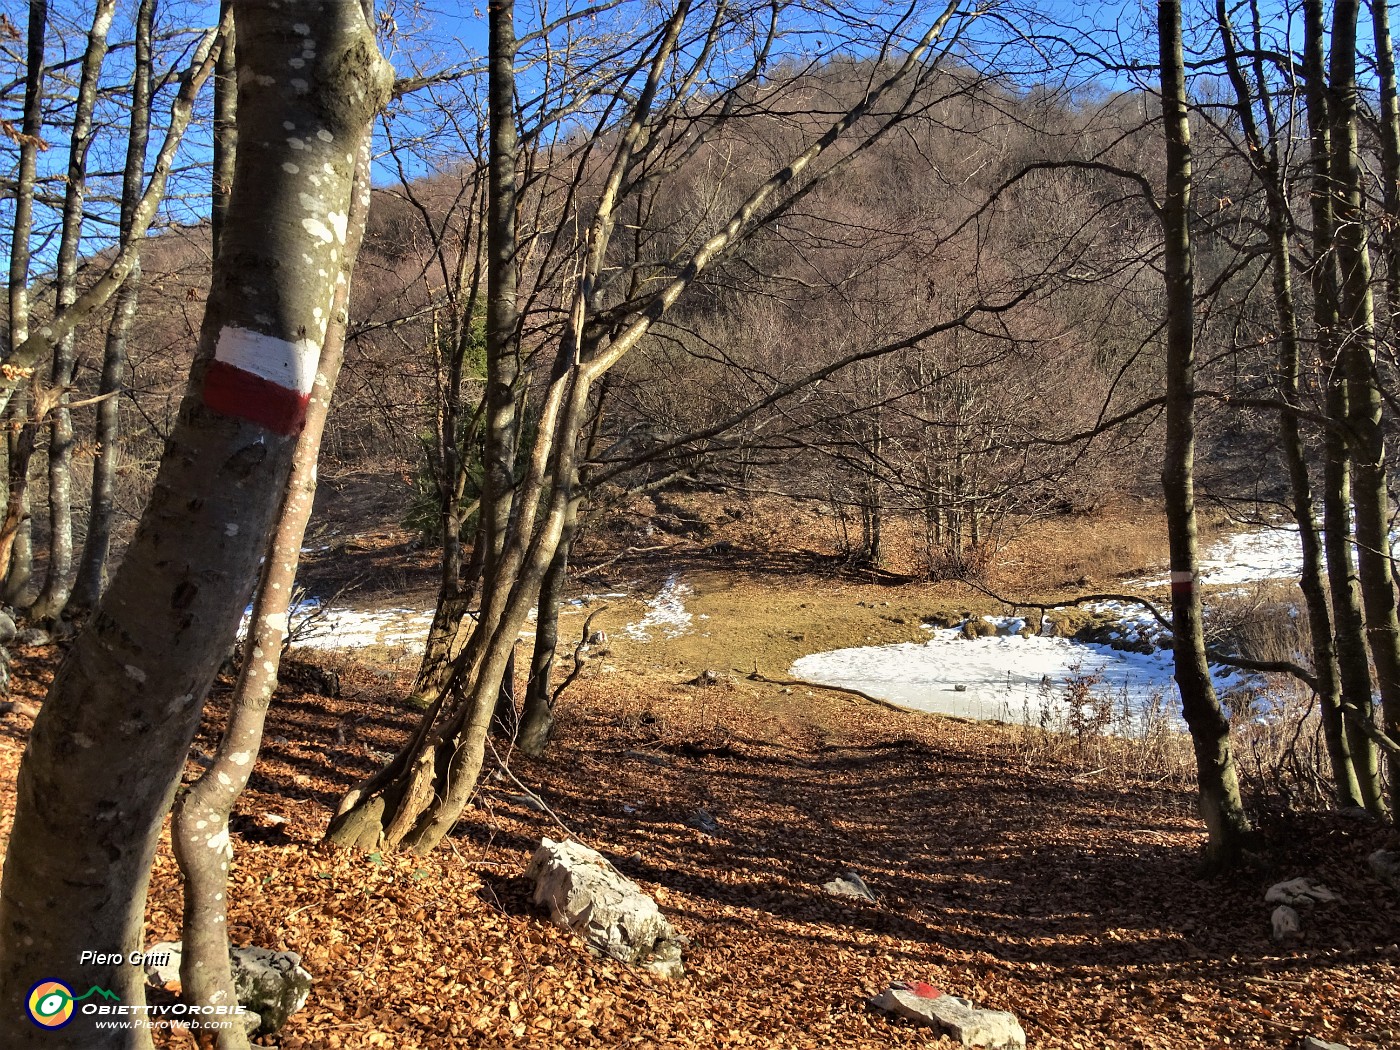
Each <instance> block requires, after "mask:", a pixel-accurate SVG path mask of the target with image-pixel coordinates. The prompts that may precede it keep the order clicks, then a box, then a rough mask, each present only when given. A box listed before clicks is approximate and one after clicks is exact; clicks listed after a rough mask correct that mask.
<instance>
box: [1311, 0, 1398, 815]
mask: <svg viewBox="0 0 1400 1050" xmlns="http://www.w3.org/2000/svg"><path fill="white" fill-rule="evenodd" d="M1303 16H1304V25H1303V69H1304V75H1305V77H1306V79H1307V112H1308V139H1309V162H1310V165H1311V167H1312V175H1311V180H1310V183H1311V187H1310V188H1311V192H1310V193H1309V199H1310V202H1311V211H1312V226H1313V233H1312V249H1313V259H1312V268H1311V279H1312V288H1313V318H1314V323H1313V328H1314V338H1315V340H1316V342H1317V354H1318V359H1319V361H1320V362H1321V363H1322V365H1323V372H1324V379H1325V382H1326V410H1327V415H1328V418H1330V419H1331V420H1333V421H1334V422H1335V423H1336V424H1337V427H1332V428H1329V429H1328V430H1327V432H1326V433H1325V434H1324V435H1323V468H1322V524H1323V531H1322V539H1323V555H1324V558H1325V561H1326V565H1327V581H1328V594H1329V597H1330V599H1331V607H1332V625H1333V632H1334V634H1333V637H1334V649H1335V651H1336V656H1337V673H1338V679H1339V683H1340V687H1341V704H1342V707H1343V711H1344V714H1345V724H1346V737H1347V743H1348V745H1349V750H1350V753H1351V760H1352V768H1353V770H1354V771H1355V775H1356V784H1357V790H1358V792H1359V793H1360V799H1361V804H1362V805H1363V806H1365V807H1366V809H1367V810H1368V811H1370V812H1371V813H1374V814H1376V815H1378V816H1379V815H1383V814H1384V812H1385V798H1384V795H1383V793H1382V789H1381V775H1380V763H1379V759H1378V755H1377V753H1376V746H1375V744H1374V742H1373V741H1372V740H1371V737H1370V736H1369V735H1368V734H1367V733H1366V732H1365V731H1364V729H1363V728H1362V725H1361V723H1362V722H1365V721H1370V720H1371V719H1373V718H1374V714H1373V711H1372V700H1371V668H1370V657H1369V656H1368V654H1367V652H1366V629H1365V622H1364V619H1363V617H1362V612H1361V589H1360V584H1359V582H1358V580H1357V575H1356V559H1355V557H1354V555H1353V553H1352V543H1351V538H1352V525H1351V522H1352V515H1351V463H1350V451H1349V449H1348V446H1347V439H1346V437H1345V435H1344V433H1343V432H1342V430H1341V429H1339V428H1344V427H1345V424H1346V418H1347V392H1346V385H1345V377H1344V375H1343V372H1342V367H1341V364H1340V360H1339V357H1338V347H1339V345H1340V332H1339V328H1338V319H1337V310H1338V294H1339V293H1338V289H1337V285H1338V277H1337V258H1336V252H1335V244H1336V235H1335V228H1336V221H1335V218H1334V216H1333V212H1332V129H1331V123H1332V122H1331V117H1330V114H1329V109H1330V105H1329V101H1328V92H1327V72H1326V58H1325V53H1324V52H1325V36H1326V27H1325V23H1324V20H1323V5H1322V0H1304V4H1303Z"/></svg>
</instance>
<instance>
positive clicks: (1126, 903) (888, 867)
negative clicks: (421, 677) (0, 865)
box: [0, 651, 1400, 1050]
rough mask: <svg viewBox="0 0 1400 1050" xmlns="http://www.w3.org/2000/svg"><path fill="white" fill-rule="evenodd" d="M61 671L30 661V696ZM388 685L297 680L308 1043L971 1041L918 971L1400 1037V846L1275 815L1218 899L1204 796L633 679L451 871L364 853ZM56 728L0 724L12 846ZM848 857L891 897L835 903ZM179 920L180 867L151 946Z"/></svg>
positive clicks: (998, 736)
mask: <svg viewBox="0 0 1400 1050" xmlns="http://www.w3.org/2000/svg"><path fill="white" fill-rule="evenodd" d="M51 660H52V658H51V657H50V656H47V655H46V654H43V653H42V652H40V651H30V652H26V653H24V654H22V660H21V663H20V666H19V667H18V669H17V670H18V675H17V683H16V684H17V687H18V691H19V692H20V693H22V694H27V695H29V696H31V697H33V696H35V694H37V693H38V691H39V690H41V689H42V688H43V686H44V684H45V679H46V678H47V677H48V676H49V673H50V668H51ZM382 674H383V673H382V672H379V673H376V672H374V671H372V670H370V669H366V668H362V667H358V666H356V665H354V664H347V665H345V666H344V667H343V668H342V683H343V697H342V698H341V699H334V700H332V699H327V698H325V697H321V696H316V695H312V694H308V693H296V692H292V691H290V690H288V691H285V692H284V695H282V696H281V697H280V702H279V703H278V705H277V706H276V707H275V709H274V711H273V715H272V719H271V722H270V729H269V734H268V737H269V744H268V748H267V752H266V754H265V757H264V759H263V761H262V762H261V763H260V764H259V767H258V770H257V772H256V774H255V776H254V779H253V784H252V790H251V791H250V792H249V794H248V795H247V796H245V798H244V799H243V801H242V803H241V805H240V808H239V814H238V816H237V817H236V819H235V825H234V827H235V830H236V832H237V840H236V847H237V850H238V853H237V860H236V862H235V868H234V873H233V900H232V903H233V911H232V917H231V931H230V932H231V933H232V936H233V940H234V942H235V943H249V942H251V943H256V944H261V945H265V946H269V947H275V948H285V949H291V950H294V951H297V952H300V953H301V954H302V955H303V956H304V958H305V963H306V965H307V966H308V968H309V969H310V970H311V971H312V972H313V973H314V974H315V975H316V978H317V984H316V988H315V990H314V992H313V995H312V999H311V1001H310V1003H309V1004H308V1006H307V1008H306V1010H305V1011H304V1012H302V1013H301V1014H299V1015H298V1016H296V1017H295V1018H294V1019H293V1021H292V1022H291V1024H290V1025H289V1027H288V1028H287V1029H286V1030H285V1031H284V1032H283V1033H282V1035H281V1036H280V1037H278V1038H277V1039H276V1040H275V1041H276V1042H277V1044H278V1045H281V1046H283V1047H286V1048H288V1050H291V1048H296V1047H347V1048H348V1047H372V1046H395V1047H404V1048H413V1047H425V1048H426V1047H520V1048H525V1047H554V1046H559V1047H573V1046H578V1047H593V1046H596V1047H620V1046H637V1047H662V1046H666V1047H686V1046H705V1047H745V1046H756V1047H827V1046H842V1047H872V1048H873V1047H885V1046H906V1045H908V1046H914V1045H917V1046H932V1045H939V1044H938V1041H937V1040H935V1039H933V1038H932V1037H931V1036H930V1034H929V1033H928V1032H927V1031H925V1030H920V1029H916V1028H913V1027H911V1026H909V1025H907V1024H905V1023H903V1022H898V1021H892V1020H890V1019H888V1018H886V1017H884V1016H883V1015H879V1014H876V1013H873V1012H871V1011H869V1010H868V1009H867V1008H866V1007H865V1005H864V1004H865V1000H866V999H867V998H868V997H869V996H870V995H871V994H873V993H875V992H877V991H879V990H881V989H882V988H884V987H885V985H886V984H887V983H888V982H890V981H892V980H898V979H922V980H926V981H929V982H930V983H932V984H934V985H936V986H938V987H940V988H943V989H945V990H948V991H951V992H954V993H956V994H960V995H966V996H969V997H971V998H974V999H977V1000H979V1001H980V1002H982V1003H984V1004H986V1005H988V1006H993V1007H997V1008H1004V1009H1010V1010H1012V1011H1014V1012H1015V1013H1016V1014H1017V1015H1018V1016H1019V1017H1020V1018H1021V1019H1022V1022H1023V1024H1024V1025H1025V1027H1026V1030H1027V1033H1028V1036H1029V1038H1030V1041H1031V1045H1032V1046H1036V1047H1046V1048H1050V1047H1054V1048H1070V1047H1094V1048H1106V1047H1125V1048H1127V1047H1134V1048H1138V1047H1141V1048H1149V1047H1150V1048H1161V1050H1179V1048H1183V1047H1218V1046H1226V1045H1228V1046H1248V1047H1279V1048H1282V1047H1286V1046H1291V1045H1292V1041H1293V1040H1294V1039H1296V1037H1297V1036H1298V1035H1300V1034H1303V1033H1310V1034H1317V1035H1322V1036H1326V1037H1328V1038H1332V1039H1337V1040H1341V1041H1343V1042H1347V1043H1349V1044H1350V1045H1353V1046H1377V1047H1385V1046H1396V1045H1400V1020H1397V1019H1400V944H1398V943H1397V941H1400V901H1397V899H1396V897H1395V895H1394V894H1393V893H1391V892H1389V891H1387V890H1386V889H1384V888H1383V887H1382V885H1381V884H1380V883H1379V882H1378V881H1377V880H1376V879H1374V878H1373V877H1372V876H1371V875H1370V873H1369V872H1368V871H1367V868H1366V864H1365V857H1366V854H1367V853H1368V852H1369V851H1371V850H1373V849H1375V848H1378V847H1379V846H1381V845H1385V844H1387V842H1388V841H1391V842H1393V839H1388V833H1387V832H1385V831H1383V830H1381V829H1378V828H1376V827H1375V826H1373V825H1370V824H1367V823H1364V822H1363V823H1356V822H1349V821H1347V820H1346V819H1344V818H1338V817H1309V818H1306V819H1302V818H1299V819H1295V820H1292V821H1288V822H1284V823H1277V824H1272V825H1270V826H1269V827H1268V828H1267V829H1266V842H1265V845H1264V848H1263V849H1262V850H1261V853H1260V856H1259V859H1258V861H1257V863H1256V865H1255V866H1254V867H1252V868H1251V869H1250V870H1248V871H1246V872H1245V873H1243V874H1241V875H1240V876H1238V877H1237V878H1235V879H1233V880H1229V881H1208V880H1204V879H1202V878H1200V877H1199V876H1198V873H1197V870H1196V850H1197V847H1198V846H1199V844H1200V839H1201V835H1200V832H1199V830H1198V827H1197V824H1196V822H1195V820H1194V819H1193V817H1192V812H1191V811H1192V805H1191V799H1190V797H1189V796H1188V795H1186V794H1183V793H1181V792H1179V791H1176V790H1169V789H1167V788H1165V787H1162V786H1157V787H1154V786H1152V785H1151V784H1146V783H1135V782H1129V781H1119V780H1114V781H1113V782H1105V781H1106V778H1105V777H1104V776H1095V775H1089V776H1085V775H1083V773H1082V772H1077V771H1076V769H1074V768H1071V767H1068V766H1060V765H1058V764H1056V763H1055V762H1054V761H1053V760H1051V759H1049V758H1028V757H1027V755H1028V752H1027V751H1026V750H1025V749H1024V748H1023V747H1021V746H1020V745H1019V744H1018V741H1017V733H1018V731H1017V730H1015V729H1012V728H1009V727H995V726H988V725H975V724H971V723H965V722H958V721H953V720H948V719H940V718H934V717H928V716H915V715H904V714H899V713H897V712H892V711H885V710H880V709H875V708H872V707H869V706H865V705H856V704H850V703H847V702H845V701H843V700H840V699H833V698H828V697H819V696H799V695H793V694H790V693H783V692H781V691H779V690H777V689H775V688H771V687H764V686H759V685H754V686H753V688H752V689H751V688H750V683H746V682H739V683H734V682H722V684H720V685H718V686H714V687H709V688H696V687H687V686H684V685H680V684H674V685H672V684H668V683H667V682H665V681H658V680H657V676H655V674H653V675H652V676H651V677H645V676H643V675H640V674H633V673H630V672H627V671H625V670H624V671H619V672H618V673H616V674H614V675H611V676H608V677H606V678H605V679H603V680H602V682H601V683H599V682H594V683H591V684H587V685H585V687H583V688H581V689H580V690H579V691H578V693H577V694H576V695H572V696H571V697H570V698H569V699H568V701H567V710H566V711H565V713H564V715H563V725H562V727H561V739H560V741H559V744H558V747H557V749H556V750H555V751H554V752H553V753H552V754H551V755H550V756H549V757H548V758H547V759H546V760H544V761H532V760H529V759H525V758H523V757H519V756H516V757H513V758H511V759H510V761H509V763H508V765H509V772H505V771H501V770H500V769H499V767H498V772H497V773H496V774H495V775H493V776H491V777H489V778H488V779H487V781H486V784H485V786H484V788H483V790H482V791H481V793H480V795H479V797H478V799H477V804H476V805H475V806H474V807H473V808H472V809H471V810H469V813H468V817H467V819H466V820H464V821H463V823H462V825H461V826H460V827H459V829H458V831H457V834H456V835H455V836H454V837H453V839H452V840H451V848H450V849H447V850H442V851H439V852H438V853H436V854H434V855H433V856H431V857H427V858H417V857H409V856H384V855H378V854H374V855H368V856H366V855H358V854H346V853H340V852H335V851H331V850H329V849H327V848H325V847H322V846H321V845H319V844H318V839H319V837H320V834H321V832H322V830H323V829H324V827H325V823H326V820H327V818H328V816H329V810H330V807H332V806H333V805H334V804H335V802H336V799H337V797H338V795H339V794H340V792H341V791H342V790H343V789H344V788H346V787H347V786H348V785H349V784H350V783H351V782H352V781H353V780H354V779H355V778H358V777H359V776H362V775H363V774H365V773H367V772H369V771H371V770H372V769H373V768H374V767H375V766H376V765H377V763H378V762H379V761H380V758H381V757H382V755H383V754H384V753H385V752H387V751H388V750H390V749H391V748H393V747H394V746H395V745H396V743H397V742H398V740H399V739H400V738H401V735H402V734H403V733H404V732H405V731H406V730H407V728H408V727H409V726H410V725H411V724H412V722H413V719H414V712H412V711H411V710H409V709H407V708H406V707H404V706H403V705H402V704H401V703H400V702H399V701H398V700H397V699H396V698H397V697H399V696H401V695H403V690H402V688H401V687H402V684H403V683H398V682H395V681H393V680H391V679H387V678H385V677H383V676H382ZM668 677H669V676H668ZM763 689H767V690H768V692H767V693H766V694H764V695H761V696H757V695H754V694H755V691H756V690H763ZM216 707H217V705H216ZM217 714H218V712H217V710H216V711H215V712H214V713H213V717H212V719H211V723H210V725H208V726H206V734H205V736H204V738H203V739H202V740H201V742H200V744H199V745H198V746H199V747H202V748H205V749H207V748H208V747H209V746H210V742H211V740H212V737H211V736H210V735H209V734H210V733H212V731H213V729H214V728H215V724H216V723H217ZM28 722H29V720H28V718H27V717H26V716H25V715H23V714H19V713H11V714H10V715H9V716H7V717H6V718H5V719H4V720H3V721H0V770H3V776H4V780H3V785H4V794H3V799H4V828H3V830H5V831H7V830H8V820H9V814H10V812H11V811H12V808H13V783H14V773H15V769H16V767H17V764H18V758H19V753H20V750H21V748H22V746H23V737H24V733H25V731H26V730H27V728H28ZM193 770H194V766H193V764H192V765H191V772H193ZM1090 772H1092V771H1090ZM516 778H518V782H517V779H516ZM522 785H523V786H522ZM526 787H528V789H529V790H530V791H532V792H537V793H538V795H539V797H540V798H542V799H543V800H544V801H545V802H546V803H547V805H548V807H549V809H550V810H551V811H552V812H551V813H540V812H537V811H535V810H534V809H532V808H530V807H529V806H527V805H525V804H524V803H523V801H522V796H524V794H525V788H526ZM702 811H703V812H702ZM277 818H285V819H286V820H287V823H285V824H283V823H280V822H279V820H278V819H277ZM706 818H709V820H712V821H713V824H712V825H711V826H713V827H715V828H716V830H714V831H712V832H707V831H705V830H702V829H701V828H700V827H698V826H697V825H701V824H707V823H709V821H707V819H706ZM561 821H562V824H563V825H567V828H568V831H569V832H572V833H573V834H575V835H577V836H578V837H579V838H581V839H583V840H584V841H586V842H588V843H589V844H591V845H593V846H595V847H597V848H599V849H601V850H603V851H604V853H605V854H607V855H608V856H609V857H610V858H612V859H613V860H614V861H615V863H616V864H617V865H618V867H619V868H620V869H621V870H622V871H623V872H624V873H626V874H627V875H629V876H631V877H632V878H634V879H636V880H638V881H639V882H640V883H641V884H642V885H643V886H644V887H645V888H646V889H647V890H648V891H649V892H652V893H653V894H655V896H656V897H657V899H658V900H659V901H660V902H661V905H662V907H663V909H664V910H665V911H666V912H667V914H668V915H669V916H670V917H671V918H672V920H673V921H674V922H675V924H676V925H677V926H678V927H679V928H680V930H681V931H682V932H683V933H684V934H685V935H686V936H687V937H688V938H690V941H691V943H690V945H689V947H688V949H687V951H686V965H687V970H688V973H687V976H686V977H685V978H684V979H683V980H681V981H679V982H673V983H666V982H662V981H659V980H655V979H652V978H651V977H649V976H646V975H644V974H642V973H640V972H636V971H629V970H627V969H626V968H624V967H621V966H620V965H618V964H615V963H613V962H611V961H608V960H602V959H597V958H594V957H592V956H590V955H589V954H588V953H587V952H586V951H585V950H584V948H583V947H582V945H581V944H580V943H579V942H578V941H577V940H576V939H575V938H574V937H573V936H572V935H570V934H568V933H566V932H564V931H562V930H559V929H557V928H555V927H554V926H552V925H551V924H550V923H549V922H548V920H547V918H546V917H545V916H544V915H542V914H541V913H540V912H539V910H537V909H536V908H535V907H534V906H532V905H531V903H530V901H529V886H528V885H527V884H526V882H525V881H524V880H523V879H522V878H520V873H521V871H522V870H523V868H524V866H525V863H526V861H527V859H528V855H529V852H530V851H531V849H532V848H533V847H534V846H535V845H536V844H537V843H538V841H539V839H540V837H541V836H544V835H548V836H551V837H554V838H559V837H561V836H563V835H564V834H566V833H568V832H566V831H565V828H564V827H563V826H561V823H560V822H561ZM846 869H854V870H856V871H858V872H860V873H861V874H862V875H863V876H864V877H865V879H866V880H867V882H869V884H870V885H871V887H872V888H873V889H874V891H875V892H876V894H877V895H878V897H879V901H878V903H875V904H865V903H859V902H846V901H841V900H836V899H833V898H831V897H828V896H826V895H825V894H824V892H823V891H822V889H821V885H820V884H821V883H822V882H824V881H826V880H828V879H830V878H831V877H832V876H833V875H836V874H838V873H840V872H841V871H843V870H846ZM1300 875H1302V876H1307V877H1309V878H1313V879H1316V880H1320V881H1322V882H1325V883H1326V884H1327V885H1329V886H1330V887H1332V888H1333V889H1334V890H1337V891H1338V892H1340V893H1341V894H1342V895H1343V897H1344V898H1345V901H1344V903H1342V904H1338V905H1332V906H1327V907H1326V908H1324V909H1318V910H1315V911H1314V912H1313V913H1311V914H1309V915H1306V916H1305V917H1304V921H1305V930H1306V939H1305V940H1304V941H1303V942H1302V943H1300V944H1298V945H1296V946H1294V947H1290V948H1279V947H1277V946H1275V945H1274V944H1273V943H1272V942H1271V941H1270V939H1269V924H1268V908H1267V907H1266V906H1265V905H1264V904H1263V893H1264V890H1265V888H1266V887H1267V886H1268V885H1270V884H1271V883H1272V882H1274V881H1278V880H1280V879H1283V878H1291V877H1295V876H1300ZM179 914H180V890H179V886H178V880H177V878H176V873H175V867H174V863H173V861H172V860H171V858H170V856H169V852H168V849H163V850H162V853H161V856H160V859H159V863H158V866H157V870H156V873H155V878H154V881H153V885H152V896H151V908H150V929H149V934H148V940H149V941H156V940H161V939H174V938H176V937H178V936H179V933H178V921H179ZM173 1044H174V1045H189V1044H188V1042H187V1037H186V1036H185V1035H184V1034H183V1033H181V1034H178V1035H177V1036H176V1037H175V1038H174V1040H173Z"/></svg>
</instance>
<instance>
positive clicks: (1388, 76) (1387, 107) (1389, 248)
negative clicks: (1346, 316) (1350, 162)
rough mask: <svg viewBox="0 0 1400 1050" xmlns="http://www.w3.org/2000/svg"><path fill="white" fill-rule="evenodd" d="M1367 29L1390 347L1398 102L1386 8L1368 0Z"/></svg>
mask: <svg viewBox="0 0 1400 1050" xmlns="http://www.w3.org/2000/svg"><path fill="white" fill-rule="evenodd" d="M1369 6H1370V8H1371V28H1372V30H1373V31H1374V35H1375V40H1376V79H1377V81H1378V83H1377V85H1376V88H1377V94H1378V95H1379V96H1380V114H1379V117H1380V120H1379V122H1378V125H1377V126H1378V129H1379V132H1380V134H1379V135H1378V136H1377V137H1378V138H1379V139H1380V147H1381V150H1380V153H1381V171H1380V175H1381V207H1382V208H1383V209H1384V212H1385V221H1384V222H1383V223H1382V224H1381V230H1382V233H1381V245H1382V254H1383V255H1384V257H1385V291H1386V306H1387V308H1388V309H1387V314H1388V317H1389V324H1388V325H1387V326H1386V327H1387V331H1388V333H1389V335H1390V340H1391V343H1392V344H1394V343H1395V340H1396V333H1395V325H1396V324H1397V323H1400V321H1397V319H1400V98H1397V88H1396V83H1395V47H1394V43H1393V42H1392V40H1391V36H1390V5H1389V4H1388V3H1386V2H1385V0H1370V5H1369Z"/></svg>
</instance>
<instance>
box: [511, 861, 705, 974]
mask: <svg viewBox="0 0 1400 1050" xmlns="http://www.w3.org/2000/svg"><path fill="white" fill-rule="evenodd" d="M525 876H526V878H530V879H533V880H534V881H535V895H534V901H535V903H536V904H544V905H548V907H549V914H550V918H552V919H553V920H554V921H555V922H556V923H558V924H559V925H560V926H565V927H567V928H569V929H571V930H573V931H574V932H575V933H577V934H578V935H579V936H580V937H582V938H583V939H584V941H585V942H587V944H588V945H589V947H591V948H593V949H594V950H596V951H599V952H602V953H603V954H605V955H608V956H611V957H612V958H614V959H616V960H618V961H619V962H624V963H627V964H629V965H636V966H643V967H646V968H647V969H649V970H651V971H653V972H654V973H657V974H660V975H661V976H663V977H680V976H681V975H682V974H684V973H685V968H684V967H683V966H682V965H681V943H682V938H681V937H680V935H679V934H677V933H676V931H675V929H674V928H673V927H672V926H671V924H670V923H669V922H667V921H666V919H665V918H664V917H663V916H662V915H661V910H660V909H659V908H658V907H657V906H656V901H654V900H652V899H651V898H650V897H648V896H647V895H646V894H645V893H643V892H642V889H641V887H640V886H638V885H637V884H636V883H635V882H633V881H632V880H631V879H629V878H626V877H625V876H623V875H622V874H620V873H619V872H618V871H617V869H616V868H614V867H613V866H612V865H611V864H609V863H608V862H607V861H606V860H605V859H604V858H603V855H602V854H601V853H599V852H598V851H597V850H593V849H589V848H588V847H587V846H584V845H582V844H580V843H578V842H554V841H553V840H551V839H544V840H543V841H542V842H541V843H540V847H539V849H537V850H535V855H534V856H533V857H532V858H531V859H530V866H529V867H528V868H526V869H525Z"/></svg>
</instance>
